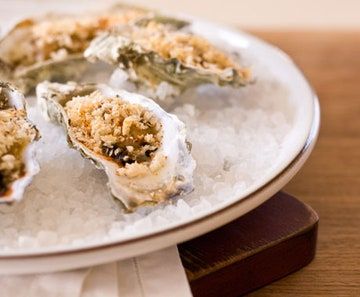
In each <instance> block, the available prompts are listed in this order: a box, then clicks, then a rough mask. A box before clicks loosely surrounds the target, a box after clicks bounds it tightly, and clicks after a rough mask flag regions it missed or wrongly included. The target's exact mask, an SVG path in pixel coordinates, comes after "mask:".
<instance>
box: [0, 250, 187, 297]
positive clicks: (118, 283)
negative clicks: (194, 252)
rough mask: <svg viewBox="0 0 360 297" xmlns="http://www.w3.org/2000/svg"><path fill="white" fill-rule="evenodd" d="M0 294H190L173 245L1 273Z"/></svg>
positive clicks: (179, 296) (143, 296) (184, 296)
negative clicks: (70, 267) (43, 270)
mask: <svg viewBox="0 0 360 297" xmlns="http://www.w3.org/2000/svg"><path fill="white" fill-rule="evenodd" d="M0 295H1V297H162V296H164V297H168V296H172V297H187V296H192V294H191V291H190V287H189V283H188V281H187V278H186V275H185V271H184V268H183V267H182V264H181V261H180V257H179V253H178V250H177V247H176V246H173V247H170V248H166V249H164V250H161V251H157V252H153V253H150V254H147V255H144V256H139V257H136V258H131V259H127V260H123V261H118V262H113V263H110V264H104V265H99V266H94V267H91V268H85V269H78V270H74V271H68V272H57V273H49V274H36V275H23V276H0Z"/></svg>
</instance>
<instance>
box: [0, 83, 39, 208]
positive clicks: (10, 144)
mask: <svg viewBox="0 0 360 297" xmlns="http://www.w3.org/2000/svg"><path fill="white" fill-rule="evenodd" d="M39 137H40V136H39V132H38V131H37V129H36V128H35V126H34V125H33V124H32V123H30V122H29V121H28V119H27V116H26V110H25V101H24V97H23V95H22V94H21V93H19V92H18V91H17V90H15V89H14V88H12V87H11V86H10V85H9V84H7V83H2V82H0V203H4V202H7V203H9V202H13V201H16V200H20V199H21V198H22V196H23V193H24V191H25V188H26V187H27V186H28V185H29V183H30V182H31V180H32V177H33V176H34V175H35V174H36V173H38V171H39V166H38V164H37V162H36V160H35V157H34V146H33V145H34V141H36V140H38V139H39Z"/></svg>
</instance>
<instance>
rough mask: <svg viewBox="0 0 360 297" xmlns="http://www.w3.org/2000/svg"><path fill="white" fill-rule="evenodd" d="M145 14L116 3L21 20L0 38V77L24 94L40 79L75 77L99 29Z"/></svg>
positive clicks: (81, 71) (84, 66)
mask: <svg viewBox="0 0 360 297" xmlns="http://www.w3.org/2000/svg"><path fill="white" fill-rule="evenodd" d="M148 14H150V12H149V11H147V10H144V9H141V8H137V7H132V6H126V5H118V6H116V7H114V8H113V9H111V10H110V11H107V12H103V13H99V14H87V15H54V14H53V15H46V16H44V17H41V18H38V19H26V20H23V21H22V22H20V23H18V24H17V25H16V26H15V27H14V28H13V29H12V30H11V31H10V32H9V33H8V34H7V35H6V36H5V37H4V38H3V39H2V40H0V68H1V70H0V80H3V81H11V82H12V83H13V84H14V85H16V86H17V87H18V88H19V89H21V90H22V91H23V92H25V93H27V92H29V91H31V90H32V89H33V88H34V87H35V86H36V84H37V83H38V82H41V81H43V80H55V81H67V80H71V79H78V78H79V77H80V76H81V74H82V73H83V72H84V71H85V70H86V69H87V62H86V60H85V59H84V57H83V51H84V50H85V49H86V47H87V46H88V45H89V43H90V41H91V40H92V39H93V38H94V37H95V36H97V34H99V32H100V31H103V30H107V29H109V28H111V27H112V26H115V25H118V24H124V23H127V22H130V21H132V20H136V19H138V18H141V17H143V16H145V15H148Z"/></svg>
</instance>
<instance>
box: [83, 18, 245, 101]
mask: <svg viewBox="0 0 360 297" xmlns="http://www.w3.org/2000/svg"><path fill="white" fill-rule="evenodd" d="M174 24H175V25H174ZM182 27H183V26H182ZM85 57H87V58H88V59H89V60H90V61H96V60H102V61H105V62H107V63H109V64H113V65H117V66H119V67H120V68H121V69H123V70H125V71H126V72H127V73H128V75H129V78H130V80H131V81H133V82H135V83H137V84H138V85H145V88H149V89H150V90H153V91H154V92H153V93H154V94H155V97H158V98H160V99H162V98H161V97H162V95H161V93H162V92H161V88H159V86H161V85H163V86H164V82H166V83H167V85H168V86H170V87H171V88H172V90H171V91H172V92H173V93H174V94H178V93H180V92H181V91H184V90H185V89H187V88H190V87H194V86H197V85H200V84H204V83H212V84H217V85H220V86H224V85H231V86H235V87H237V86H243V85H246V84H247V83H248V82H249V80H250V72H249V70H248V69H246V68H242V67H241V66H239V65H238V64H237V63H235V62H234V60H233V59H232V58H231V57H230V56H229V55H227V54H226V53H224V52H222V51H221V50H219V49H217V48H216V47H214V46H213V45H212V44H210V43H209V41H207V40H206V39H204V38H202V37H200V36H197V35H194V34H192V33H189V32H188V31H187V29H186V30H183V28H179V27H178V26H176V23H174V22H171V19H170V18H168V19H166V20H165V21H162V22H159V21H157V20H156V19H148V20H147V21H144V20H142V21H140V22H136V23H133V24H128V25H123V26H119V27H117V28H116V29H114V30H111V31H110V32H107V33H103V34H102V35H100V36H99V37H97V38H96V39H94V40H93V41H92V42H91V44H90V46H89V48H88V49H87V50H86V51H85ZM151 95H152V96H154V95H153V94H151Z"/></svg>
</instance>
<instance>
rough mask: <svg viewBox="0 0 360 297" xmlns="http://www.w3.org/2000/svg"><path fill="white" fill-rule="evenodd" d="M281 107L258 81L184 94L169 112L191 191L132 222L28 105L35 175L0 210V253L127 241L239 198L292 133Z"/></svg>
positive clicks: (282, 100) (281, 100)
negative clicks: (186, 155)
mask: <svg viewBox="0 0 360 297" xmlns="http://www.w3.org/2000/svg"><path fill="white" fill-rule="evenodd" d="M195 98H196V101H194V99H195ZM286 102H287V94H286V90H284V89H283V88H282V87H281V86H279V85H278V84H276V83H273V82H268V81H262V80H259V81H258V82H257V84H255V85H253V86H250V87H247V88H244V89H241V90H240V91H239V90H237V91H236V90H230V89H222V90H220V89H219V88H216V87H209V86H203V87H200V88H198V89H197V90H196V91H192V92H187V93H186V94H184V95H183V98H182V103H181V104H178V105H177V106H172V107H171V108H170V109H171V111H173V112H174V113H175V114H177V115H178V116H179V118H180V119H181V120H182V121H184V122H185V123H186V125H187V130H188V137H189V140H190V141H191V142H192V145H193V146H192V154H193V156H194V158H195V160H196V161H197V168H196V172H195V191H194V192H192V193H191V194H189V195H188V196H185V197H182V198H180V199H174V200H173V201H172V203H167V204H162V205H159V206H156V207H153V208H141V209H139V210H138V211H136V212H134V213H131V214H125V213H124V212H123V211H122V209H121V208H120V206H119V203H117V202H116V200H114V199H112V198H111V196H110V195H109V191H108V189H107V187H106V181H107V179H106V176H105V174H104V173H103V172H102V171H100V170H97V169H95V168H94V166H93V165H92V164H91V163H90V162H89V161H88V160H84V159H83V158H82V157H81V156H80V155H79V153H78V152H77V151H75V150H71V149H69V148H68V146H67V143H66V139H65V136H64V133H63V131H62V128H60V127H57V126H55V125H53V124H51V123H47V122H45V121H44V120H43V119H42V117H41V115H40V114H39V112H38V110H37V109H36V108H35V106H34V104H31V106H30V108H29V113H30V118H31V119H32V120H33V121H34V122H35V123H36V125H37V126H38V128H39V129H40V132H41V134H42V140H41V141H40V143H39V144H38V159H39V162H40V165H41V172H40V174H39V175H38V176H36V178H35V179H34V182H33V183H32V185H31V186H30V187H29V188H28V190H27V192H26V195H25V197H24V199H23V200H22V201H21V202H20V203H18V204H15V205H13V206H11V207H9V206H4V205H2V206H0V250H3V251H6V250H14V249H17V250H21V249H27V250H28V249H29V248H37V247H48V246H59V245H71V246H79V245H83V244H90V243H94V242H98V241H101V242H104V241H107V240H114V239H120V238H127V237H129V236H134V235H136V234H140V233H143V232H146V231H149V230H156V229H158V228H162V227H164V226H166V225H170V224H173V223H177V222H179V221H181V220H186V219H188V218H190V217H192V216H194V215H198V214H200V213H201V212H204V211H207V210H209V209H211V208H212V207H214V206H217V205H220V204H221V203H225V202H226V201H228V200H229V199H233V198H234V197H237V196H239V195H241V193H243V192H244V191H246V190H247V189H248V188H249V187H251V186H252V185H253V184H254V182H255V181H256V180H257V179H259V178H261V177H262V176H264V175H265V174H266V173H267V172H269V170H271V168H272V166H274V165H275V164H276V162H277V160H278V158H279V156H280V155H281V149H282V144H283V142H284V140H285V138H286V135H287V134H288V132H289V130H290V129H291V125H290V124H291V119H289V118H286V117H285V114H288V113H287V112H285V111H286V110H287V108H288V106H287V104H286Z"/></svg>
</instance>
